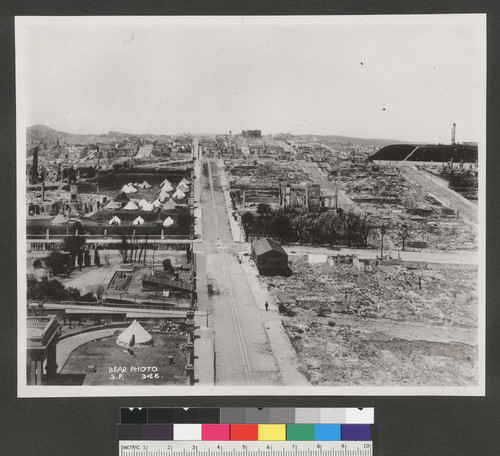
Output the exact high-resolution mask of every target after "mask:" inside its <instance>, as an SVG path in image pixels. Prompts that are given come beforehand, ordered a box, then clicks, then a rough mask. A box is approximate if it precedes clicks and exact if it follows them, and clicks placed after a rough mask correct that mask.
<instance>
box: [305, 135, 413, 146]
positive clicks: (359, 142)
mask: <svg viewBox="0 0 500 456" xmlns="http://www.w3.org/2000/svg"><path fill="white" fill-rule="evenodd" d="M297 137H298V138H303V139H305V140H306V141H312V140H313V138H317V139H319V140H321V141H325V142H330V143H342V144H349V143H350V144H352V145H353V146H363V145H364V146H379V147H384V146H388V145H390V144H408V143H409V142H410V141H398V140H396V139H375V138H370V139H367V138H356V137H352V136H338V135H297Z"/></svg>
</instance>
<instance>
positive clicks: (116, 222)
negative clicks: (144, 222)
mask: <svg viewBox="0 0 500 456" xmlns="http://www.w3.org/2000/svg"><path fill="white" fill-rule="evenodd" d="M108 223H109V224H110V225H115V226H118V225H121V224H122V221H121V220H120V219H119V218H118V217H117V216H116V215H115V216H114V217H113V218H112V219H111V220H110V221H109V222H108Z"/></svg>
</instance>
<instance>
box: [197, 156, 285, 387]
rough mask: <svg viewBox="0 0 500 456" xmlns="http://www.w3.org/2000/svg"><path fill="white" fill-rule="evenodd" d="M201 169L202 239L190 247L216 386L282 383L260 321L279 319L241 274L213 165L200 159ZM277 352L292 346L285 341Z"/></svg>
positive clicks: (213, 163)
mask: <svg viewBox="0 0 500 456" xmlns="http://www.w3.org/2000/svg"><path fill="white" fill-rule="evenodd" d="M201 169H202V173H201V174H202V175H201V177H200V180H201V181H200V182H199V183H198V184H199V185H201V193H200V201H199V204H200V206H201V208H202V214H203V215H202V217H203V242H202V243H196V244H195V245H194V248H195V253H196V254H197V259H198V260H197V269H198V270H197V277H198V300H199V311H200V313H201V314H203V313H204V312H205V313H206V314H207V319H208V324H209V326H210V327H212V328H213V330H214V332H215V352H216V354H215V356H216V360H215V369H216V384H217V385H275V384H280V383H282V382H283V379H282V378H281V375H280V369H279V367H278V364H277V362H276V359H275V357H274V356H273V353H272V351H271V349H270V345H269V341H268V338H267V336H266V331H265V328H264V323H265V322H266V321H272V320H277V321H279V320H281V318H280V316H279V314H277V313H276V312H274V311H269V312H266V311H265V310H261V309H262V306H260V308H259V306H258V305H257V303H256V302H255V298H254V295H253V293H252V290H251V289H250V286H249V284H248V281H247V278H246V276H245V272H244V270H243V268H242V266H241V265H240V263H239V262H238V260H237V257H236V255H234V254H233V253H232V252H231V250H232V249H231V247H234V244H233V241H232V237H231V232H230V227H229V219H228V214H227V211H226V205H225V201H224V194H223V192H222V188H221V185H220V178H219V177H220V176H219V168H218V167H217V164H216V163H215V162H211V161H203V162H202V168H201ZM203 260H204V261H203ZM205 284H206V286H205ZM280 350H284V351H287V350H292V348H291V346H290V344H289V343H288V346H284V347H280Z"/></svg>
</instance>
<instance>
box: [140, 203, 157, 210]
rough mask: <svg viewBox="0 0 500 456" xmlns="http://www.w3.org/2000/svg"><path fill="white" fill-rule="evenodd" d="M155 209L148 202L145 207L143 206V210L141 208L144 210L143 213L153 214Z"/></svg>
mask: <svg viewBox="0 0 500 456" xmlns="http://www.w3.org/2000/svg"><path fill="white" fill-rule="evenodd" d="M154 208H155V207H154V206H153V203H147V202H146V204H144V205H143V206H142V208H141V209H142V210H143V211H148V212H151V211H154Z"/></svg>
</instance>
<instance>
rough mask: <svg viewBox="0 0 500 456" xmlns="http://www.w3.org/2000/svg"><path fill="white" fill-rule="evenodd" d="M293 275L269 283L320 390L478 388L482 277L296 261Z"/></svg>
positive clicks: (304, 369) (303, 366)
mask: <svg viewBox="0 0 500 456" xmlns="http://www.w3.org/2000/svg"><path fill="white" fill-rule="evenodd" d="M291 269H292V271H293V275H292V276H291V277H290V278H283V277H262V279H263V280H264V281H265V282H266V283H267V285H268V289H269V291H270V292H271V293H272V294H273V295H274V297H275V299H276V301H277V302H278V305H279V307H280V310H281V313H282V314H283V325H284V327H285V329H286V331H287V334H288V336H289V337H290V341H291V343H292V345H293V347H294V348H295V350H296V352H297V355H298V358H299V363H300V365H301V371H302V372H303V373H304V375H306V377H307V378H308V379H309V381H310V382H311V383H312V384H314V385H325V386H326V385H337V386H340V385H342V386H347V385H373V386H394V385H398V386H405V385H408V386H409V385H414V386H419V385H420V386H422V385H425V386H445V385H446V386H450V385H456V386H459V385H460V386H465V385H473V384H475V382H477V356H478V354H477V347H476V344H477V342H476V333H475V331H476V328H477V307H478V303H477V272H476V271H470V270H468V271H462V270H437V271H436V270H432V271H431V270H407V269H405V268H403V267H402V266H379V267H375V268H373V271H371V272H363V271H360V270H358V269H356V268H355V267H354V266H353V264H332V265H330V264H328V263H323V264H309V263H308V262H307V260H306V259H303V258H297V259H294V260H292V263H291ZM444 328H445V329H446V330H444ZM462 339H463V341H464V342H462V341H461V340H462Z"/></svg>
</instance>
